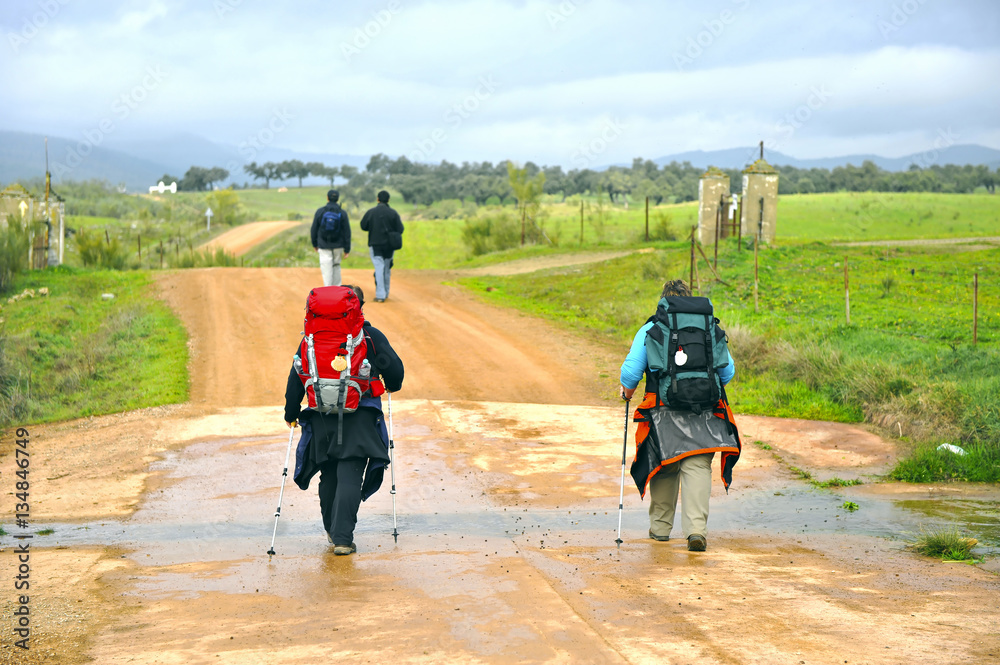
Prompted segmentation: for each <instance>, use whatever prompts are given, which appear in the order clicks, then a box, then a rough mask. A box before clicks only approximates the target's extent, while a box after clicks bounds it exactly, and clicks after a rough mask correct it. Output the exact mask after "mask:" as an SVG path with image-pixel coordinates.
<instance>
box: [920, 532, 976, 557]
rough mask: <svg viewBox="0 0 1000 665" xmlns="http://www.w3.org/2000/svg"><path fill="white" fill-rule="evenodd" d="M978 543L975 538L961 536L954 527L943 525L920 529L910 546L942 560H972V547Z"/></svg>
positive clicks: (921, 552)
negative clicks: (931, 528)
mask: <svg viewBox="0 0 1000 665" xmlns="http://www.w3.org/2000/svg"><path fill="white" fill-rule="evenodd" d="M977 544H978V541H977V540H976V539H975V538H969V537H966V536H963V535H962V534H961V533H960V532H959V530H958V528H956V527H944V528H939V529H935V530H933V531H925V530H921V532H920V534H919V535H918V536H917V537H916V540H914V541H913V542H912V543H910V548H911V549H912V550H914V551H915V552H918V553H920V554H923V555H925V556H931V557H935V558H939V559H941V560H942V561H970V562H971V561H973V559H974V557H973V556H972V548H973V547H975V546H976V545H977Z"/></svg>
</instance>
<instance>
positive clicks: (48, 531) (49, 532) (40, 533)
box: [35, 529, 56, 536]
mask: <svg viewBox="0 0 1000 665" xmlns="http://www.w3.org/2000/svg"><path fill="white" fill-rule="evenodd" d="M55 532H56V530H55V529H42V530H40V531H38V532H37V533H36V534H35V535H36V536H51V535H52V534H54V533H55Z"/></svg>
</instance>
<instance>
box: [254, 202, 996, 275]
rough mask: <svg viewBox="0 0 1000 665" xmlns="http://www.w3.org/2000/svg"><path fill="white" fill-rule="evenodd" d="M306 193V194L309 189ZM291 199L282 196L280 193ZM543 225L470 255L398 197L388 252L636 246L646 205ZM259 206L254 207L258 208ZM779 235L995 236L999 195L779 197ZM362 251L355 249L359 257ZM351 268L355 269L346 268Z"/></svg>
mask: <svg viewBox="0 0 1000 665" xmlns="http://www.w3.org/2000/svg"><path fill="white" fill-rule="evenodd" d="M310 191H311V192H312V194H309V192H310ZM239 195H240V198H241V202H243V204H244V205H245V206H246V207H247V208H248V209H250V210H253V211H255V212H256V213H257V214H258V215H260V217H261V218H266V217H268V215H269V213H271V212H274V211H276V210H280V209H284V208H287V207H288V206H287V205H285V204H284V202H286V201H292V200H297V201H303V202H309V203H308V206H309V207H307V208H305V209H304V210H303V212H304V214H306V219H307V220H310V219H311V218H312V213H313V212H314V211H315V208H316V207H318V206H319V204H317V203H316V202H315V201H316V200H319V201H320V202H322V200H323V198H324V197H325V188H316V187H313V188H304V189H303V190H301V191H300V190H298V189H297V188H296V189H289V190H288V192H285V193H278V192H277V191H276V190H274V189H272V190H241V191H240V192H239ZM283 197H290V198H283ZM546 198H547V201H546V203H545V205H544V207H543V211H544V212H543V216H542V219H541V222H540V224H541V226H542V228H543V229H544V231H545V234H546V236H547V237H548V238H549V239H550V240H551V244H549V243H547V242H545V241H542V242H541V243H540V244H539V245H537V246H532V245H528V246H526V247H524V248H519V247H518V248H513V249H510V250H507V251H505V252H502V253H497V254H491V255H485V256H480V257H473V256H471V253H470V251H469V249H468V248H466V247H465V245H464V244H463V241H462V229H463V228H464V225H465V218H464V217H462V216H461V215H459V216H457V217H456V218H453V219H443V220H442V219H434V220H430V219H420V218H413V214H414V212H417V213H419V212H421V211H420V210H417V209H415V207H414V206H409V205H407V204H402V205H398V206H396V202H395V200H393V205H394V206H396V207H397V209H399V211H400V213H401V215H402V217H403V221H404V224H405V225H406V233H405V238H404V244H405V248H404V250H403V251H401V252H400V253H399V254H398V255H397V258H396V262H397V263H396V264H397V266H398V267H400V268H428V269H430V268H435V269H446V268H459V267H473V266H479V265H485V264H490V263H496V262H499V261H507V260H511V259H516V258H524V257H526V256H532V255H536V254H538V253H550V252H568V251H575V250H579V249H584V250H592V249H606V248H637V247H643V246H646V245H647V243H646V242H645V231H646V220H645V208H644V206H643V205H633V206H631V207H630V208H629V209H625V208H624V207H623V206H621V205H615V206H611V205H610V204H608V203H607V201H606V199H603V198H602V199H600V200H598V199H597V198H596V197H588V198H587V199H586V200H585V201H584V215H583V224H582V226H583V229H582V235H583V238H582V242H581V223H580V222H581V220H580V199H579V198H573V199H570V200H568V201H566V202H561V201H560V200H559V199H558V198H557V197H546ZM258 206H259V207H258ZM365 208H367V206H363V207H361V208H359V209H358V211H357V212H354V213H352V214H351V224H352V229H353V232H354V234H355V237H354V242H355V244H357V243H358V241H359V239H360V240H361V242H364V238H365V234H363V233H362V232H361V231H360V228H359V227H358V223H359V222H360V215H359V214H358V213H359V212H361V211H362V210H363V209H365ZM501 210H506V211H507V213H509V214H514V208H513V206H506V207H505V208H500V207H497V206H481V207H480V208H479V209H478V211H477V216H478V217H484V216H488V215H495V214H497V213H498V212H500V211H501ZM697 213H698V204H697V203H696V202H689V203H681V204H673V205H661V206H653V207H652V208H651V210H650V220H649V229H650V236H651V239H652V240H651V242H652V243H653V244H654V245H656V244H662V243H663V241H664V240H665V239H668V238H681V237H686V236H687V234H689V233H690V229H691V226H693V225H694V224H696V223H697ZM778 218H779V223H778V232H777V241H778V244H781V243H788V242H792V243H800V242H807V241H811V240H819V241H830V242H833V241H845V242H846V241H866V240H886V239H894V240H898V239H909V238H922V239H930V238H961V237H973V236H996V235H1000V197H996V196H991V195H989V194H985V193H984V194H924V193H918V194H882V193H877V192H861V193H851V192H842V193H836V194H811V195H792V196H782V197H780V199H779V201H778ZM302 239H303V241H304V242H303V243H296V242H293V241H291V239H290V237H284V238H276V239H274V240H273V241H272V244H271V245H269V246H267V247H263V248H261V249H260V251H258V252H255V258H256V259H257V260H259V261H261V264H262V265H267V264H270V263H269V262H273V265H312V263H313V262H314V257H313V256H312V255H311V253H312V247H311V246H310V244H309V243H308V239H307V238H304V237H303V238H302ZM362 258H363V257H362V256H360V255H359V256H358V260H361V259H362ZM348 267H353V266H350V265H349V266H348Z"/></svg>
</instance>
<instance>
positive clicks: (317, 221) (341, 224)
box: [310, 189, 351, 286]
mask: <svg viewBox="0 0 1000 665" xmlns="http://www.w3.org/2000/svg"><path fill="white" fill-rule="evenodd" d="M339 198H340V194H339V193H338V192H337V190H335V189H331V190H330V191H328V192H327V193H326V199H327V204H326V205H325V206H323V207H322V208H320V209H319V210H317V211H316V214H315V215H313V223H312V230H311V231H310V235H311V236H312V245H313V247H314V248H315V249H316V252H317V253H318V254H319V270H320V272H321V273H322V274H323V286H340V263H341V261H343V260H344V259H346V258H347V255H348V254H350V253H351V222H350V220H349V219H348V218H347V212H346V211H345V210H344V209H343V208H341V207H340V204H339V203H337V200H338V199H339ZM327 212H329V213H331V215H330V220H332V223H333V224H334V226H336V229H335V230H334V231H333V232H332V233H331V232H328V231H324V229H323V216H324V215H325V214H326V213H327Z"/></svg>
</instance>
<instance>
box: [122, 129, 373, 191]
mask: <svg viewBox="0 0 1000 665" xmlns="http://www.w3.org/2000/svg"><path fill="white" fill-rule="evenodd" d="M108 147H112V148H114V149H115V150H118V151H119V152H123V153H125V154H127V155H132V156H133V157H140V158H143V159H152V160H155V161H157V162H160V163H163V164H166V165H167V168H168V172H169V173H170V175H176V176H177V177H181V176H183V175H184V173H185V172H186V171H187V170H188V169H189V168H190V167H191V166H203V167H205V168H211V167H213V166H221V167H222V168H224V169H227V170H228V171H229V172H230V180H231V181H235V182H239V183H243V182H244V181H250V180H252V178H250V176H249V175H247V173H246V172H245V171H243V166H244V165H246V164H249V163H250V162H257V163H258V164H261V163H263V162H283V161H286V160H290V159H299V160H302V161H303V162H307V163H308V162H322V163H323V164H326V165H327V166H342V165H344V164H348V165H350V166H356V167H358V168H363V167H364V166H365V165H366V164H367V163H368V157H367V156H360V155H339V154H331V153H308V152H296V151H294V150H287V149H285V148H275V147H271V146H265V147H262V148H260V149H259V150H258V149H256V148H253V147H251V146H249V145H241V146H234V145H226V144H223V143H214V142H212V141H209V140H208V139H204V138H202V137H200V136H195V135H194V134H177V135H174V136H169V137H165V138H161V139H148V140H120V141H116V142H114V143H111V144H109V146H108ZM303 182H306V183H309V184H321V183H323V182H326V181H325V180H323V179H322V178H306V179H305V180H304V181H303Z"/></svg>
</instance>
